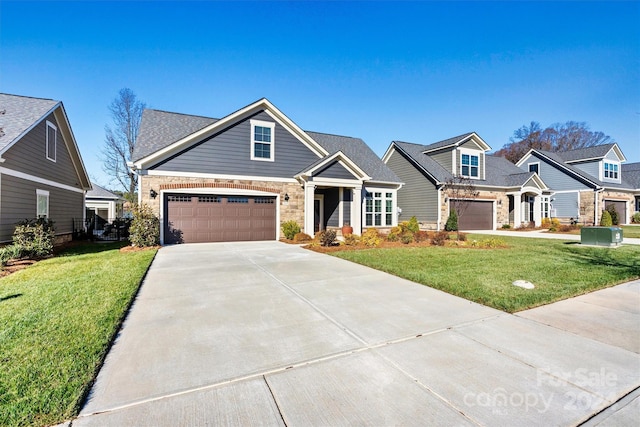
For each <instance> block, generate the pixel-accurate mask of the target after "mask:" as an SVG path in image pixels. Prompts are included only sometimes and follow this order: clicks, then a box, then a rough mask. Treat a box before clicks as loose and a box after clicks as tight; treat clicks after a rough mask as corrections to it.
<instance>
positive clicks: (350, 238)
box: [343, 234, 360, 246]
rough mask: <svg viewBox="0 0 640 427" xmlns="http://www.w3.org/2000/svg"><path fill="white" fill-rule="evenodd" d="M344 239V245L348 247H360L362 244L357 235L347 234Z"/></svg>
mask: <svg viewBox="0 0 640 427" xmlns="http://www.w3.org/2000/svg"><path fill="white" fill-rule="evenodd" d="M343 238H344V244H345V245H347V246H358V243H359V242H360V237H359V236H358V235H356V234H345V235H344V236H343Z"/></svg>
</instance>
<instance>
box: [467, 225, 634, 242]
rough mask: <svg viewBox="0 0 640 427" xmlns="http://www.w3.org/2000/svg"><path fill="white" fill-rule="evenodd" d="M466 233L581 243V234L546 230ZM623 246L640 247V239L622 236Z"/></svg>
mask: <svg viewBox="0 0 640 427" xmlns="http://www.w3.org/2000/svg"><path fill="white" fill-rule="evenodd" d="M639 228H640V226H639ZM465 233H477V234H489V235H492V236H512V237H532V238H537V239H556V240H569V241H578V242H579V241H580V235H579V234H562V233H557V234H556V233H549V232H547V231H546V230H531V231H520V230H519V231H515V230H486V231H465ZM622 244H623V245H640V239H631V238H628V237H624V233H623V236H622Z"/></svg>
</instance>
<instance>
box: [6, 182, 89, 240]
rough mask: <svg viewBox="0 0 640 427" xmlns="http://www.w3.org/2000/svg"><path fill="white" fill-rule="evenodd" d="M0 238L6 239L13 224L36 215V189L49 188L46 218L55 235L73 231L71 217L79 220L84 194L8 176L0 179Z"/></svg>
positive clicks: (13, 227) (82, 210) (11, 231)
mask: <svg viewBox="0 0 640 427" xmlns="http://www.w3.org/2000/svg"><path fill="white" fill-rule="evenodd" d="M0 181H1V182H0V194H1V199H0V209H1V210H0V241H9V240H11V238H12V236H13V232H14V230H15V224H16V223H17V222H19V221H22V220H24V219H27V218H28V219H32V218H35V217H36V213H37V211H36V198H37V196H36V190H46V191H49V217H50V218H51V220H53V222H54V228H55V232H56V234H67V233H71V232H73V219H82V218H83V214H84V195H83V194H82V193H77V192H73V191H68V190H63V189H60V188H56V187H51V186H48V185H43V184H38V183H35V182H32V181H27V180H24V179H20V178H15V177H12V176H9V175H2V177H1V178H0Z"/></svg>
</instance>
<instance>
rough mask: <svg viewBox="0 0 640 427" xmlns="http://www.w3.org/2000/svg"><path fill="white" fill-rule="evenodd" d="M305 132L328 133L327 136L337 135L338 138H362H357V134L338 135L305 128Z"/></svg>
mask: <svg viewBox="0 0 640 427" xmlns="http://www.w3.org/2000/svg"><path fill="white" fill-rule="evenodd" d="M305 132H311V133H318V134H320V135H328V136H338V137H340V138H350V139H362V138H358V137H357V136H347V135H338V134H336V133H328V132H318V131H315V130H305Z"/></svg>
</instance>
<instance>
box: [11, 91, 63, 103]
mask: <svg viewBox="0 0 640 427" xmlns="http://www.w3.org/2000/svg"><path fill="white" fill-rule="evenodd" d="M0 95H7V96H16V97H18V98H28V99H37V100H40V101H53V102H62V101H60V100H57V99H53V98H39V97H36V96H27V95H16V94H14V93H6V92H0Z"/></svg>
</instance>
